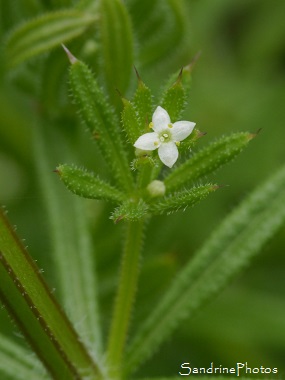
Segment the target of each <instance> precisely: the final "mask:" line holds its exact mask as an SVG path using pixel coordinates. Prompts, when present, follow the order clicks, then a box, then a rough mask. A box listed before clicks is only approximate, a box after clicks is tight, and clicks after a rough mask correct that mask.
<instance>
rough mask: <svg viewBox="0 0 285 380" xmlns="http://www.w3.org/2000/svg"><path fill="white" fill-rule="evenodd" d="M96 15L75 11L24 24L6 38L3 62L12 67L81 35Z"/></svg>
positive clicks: (59, 13) (52, 14)
mask: <svg viewBox="0 0 285 380" xmlns="http://www.w3.org/2000/svg"><path fill="white" fill-rule="evenodd" d="M97 18H98V17H97V15H93V14H91V13H82V12H79V11H74V10H64V11H58V12H54V13H47V14H44V15H41V16H39V17H37V18H36V19H33V20H31V21H28V22H25V23H24V24H22V25H21V26H19V27H18V28H17V29H15V30H14V31H13V32H12V34H11V35H10V36H9V38H8V41H7V46H6V59H7V64H8V66H9V67H14V66H16V65H19V64H20V63H22V62H24V61H26V60H27V59H29V58H31V57H33V56H36V55H38V54H41V53H44V52H46V51H49V50H50V49H52V48H54V47H57V46H59V45H60V44H61V43H64V42H67V41H69V40H71V39H73V38H75V37H77V36H79V35H80V34H82V33H83V32H84V31H85V30H86V28H87V27H88V26H89V25H91V24H93V23H94V22H95V21H96V20H97Z"/></svg>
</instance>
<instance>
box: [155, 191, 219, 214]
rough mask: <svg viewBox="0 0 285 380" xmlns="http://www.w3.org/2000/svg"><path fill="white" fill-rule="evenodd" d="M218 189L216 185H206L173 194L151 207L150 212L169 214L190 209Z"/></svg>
mask: <svg viewBox="0 0 285 380" xmlns="http://www.w3.org/2000/svg"><path fill="white" fill-rule="evenodd" d="M218 188H219V186H217V185H212V184H208V185H202V186H197V187H193V188H192V189H190V190H184V191H181V192H177V193H173V194H172V195H170V196H168V197H166V198H164V199H163V200H161V201H160V202H156V203H154V204H153V205H151V207H150V211H151V212H152V213H154V214H164V213H166V214H170V213H172V212H176V211H180V210H183V211H184V210H185V209H186V208H187V207H192V206H194V205H196V204H197V203H199V202H201V201H202V200H203V199H205V198H206V197H207V196H208V195H210V194H211V193H212V192H213V191H216V190H217V189H218Z"/></svg>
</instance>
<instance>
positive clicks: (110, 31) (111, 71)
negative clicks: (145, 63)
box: [99, 0, 133, 103]
mask: <svg viewBox="0 0 285 380" xmlns="http://www.w3.org/2000/svg"><path fill="white" fill-rule="evenodd" d="M99 42H100V49H101V52H102V70H103V74H104V83H105V85H106V88H107V90H108V93H109V96H110V98H111V99H112V100H113V101H114V102H115V103H116V102H118V95H117V94H116V91H115V90H116V88H117V89H119V91H121V92H122V93H124V92H125V91H126V90H127V88H128V85H129V83H130V77H131V74H132V65H133V36H132V28H131V22H130V18H129V14H128V12H127V10H126V8H125V5H124V3H123V2H122V1H121V0H101V4H100V25H99Z"/></svg>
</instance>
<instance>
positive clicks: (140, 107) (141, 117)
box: [132, 73, 153, 133]
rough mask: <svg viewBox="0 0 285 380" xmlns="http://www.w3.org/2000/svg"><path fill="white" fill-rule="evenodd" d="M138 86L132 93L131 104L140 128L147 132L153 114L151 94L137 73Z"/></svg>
mask: <svg viewBox="0 0 285 380" xmlns="http://www.w3.org/2000/svg"><path fill="white" fill-rule="evenodd" d="M137 76H138V87H137V89H136V92H135V94H134V98H133V101H132V102H133V104H134V106H135V109H136V112H137V117H138V122H139V125H140V130H141V132H142V133H143V131H144V132H147V129H148V125H149V123H150V122H151V119H152V114H153V104H152V94H151V91H150V89H149V88H148V87H147V86H146V85H145V84H144V82H143V81H142V80H141V78H140V77H139V75H138V73H137Z"/></svg>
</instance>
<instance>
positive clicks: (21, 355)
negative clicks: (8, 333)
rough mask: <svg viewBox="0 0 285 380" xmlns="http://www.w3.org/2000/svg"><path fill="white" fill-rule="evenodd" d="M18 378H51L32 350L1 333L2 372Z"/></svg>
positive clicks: (0, 370)
mask: <svg viewBox="0 0 285 380" xmlns="http://www.w3.org/2000/svg"><path fill="white" fill-rule="evenodd" d="M1 373H2V374H6V375H8V376H10V377H11V379H17V380H27V379H29V380H44V379H49V378H50V377H49V376H48V375H47V373H46V371H45V369H44V367H43V366H42V365H41V363H40V361H38V360H37V359H36V358H35V356H34V355H32V354H31V352H30V351H28V350H27V349H25V348H23V347H22V346H20V345H19V344H16V343H14V342H13V341H12V340H11V339H7V338H6V337H5V336H4V335H0V374H1ZM1 378H2V376H1Z"/></svg>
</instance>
